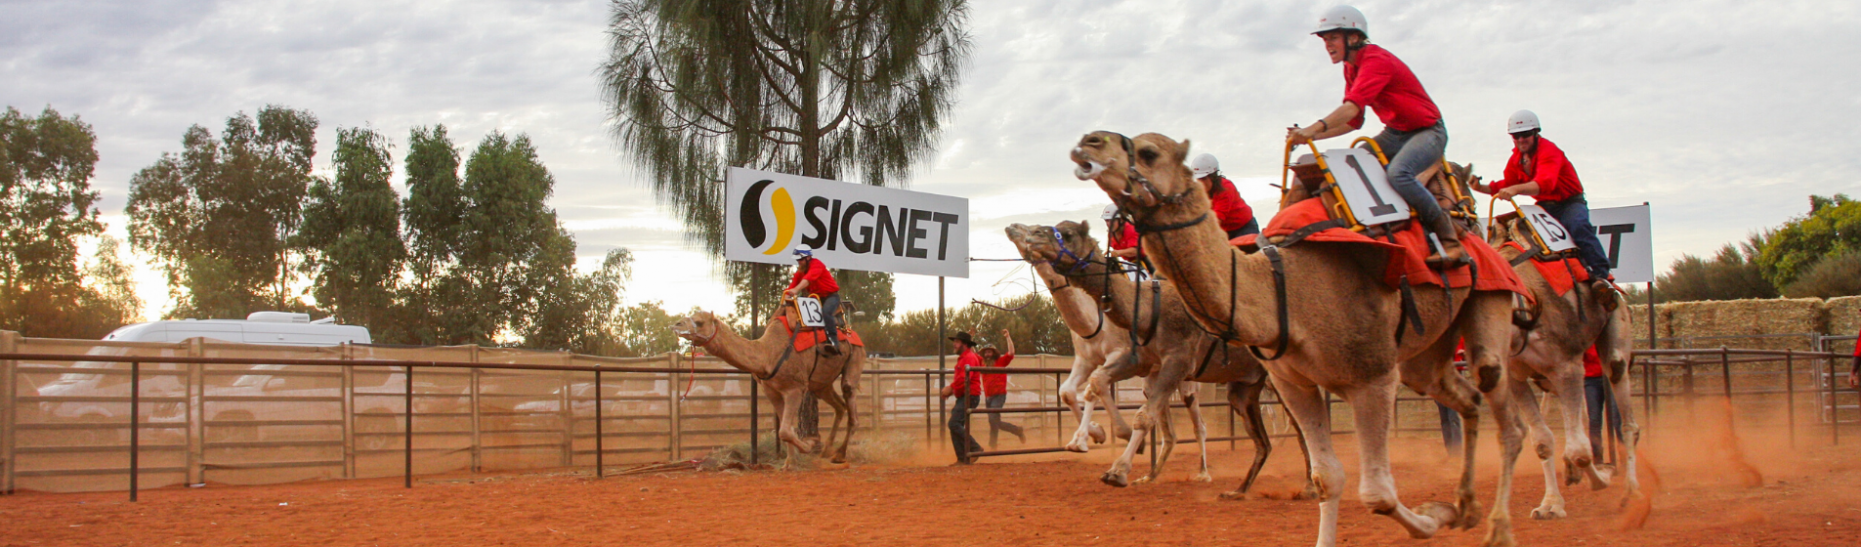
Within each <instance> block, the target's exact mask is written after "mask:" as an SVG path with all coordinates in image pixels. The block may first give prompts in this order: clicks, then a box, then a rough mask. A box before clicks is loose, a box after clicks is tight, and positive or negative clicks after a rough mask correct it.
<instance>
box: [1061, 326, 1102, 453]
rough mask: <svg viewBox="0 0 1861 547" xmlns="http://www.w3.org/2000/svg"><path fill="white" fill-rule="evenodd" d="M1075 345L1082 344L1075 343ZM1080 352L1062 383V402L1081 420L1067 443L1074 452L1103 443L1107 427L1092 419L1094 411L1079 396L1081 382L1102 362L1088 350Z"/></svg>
mask: <svg viewBox="0 0 1861 547" xmlns="http://www.w3.org/2000/svg"><path fill="white" fill-rule="evenodd" d="M1075 338H1077V336H1075ZM1073 347H1075V348H1078V347H1081V346H1080V345H1079V344H1074V346H1073ZM1079 353H1080V354H1079V355H1075V356H1073V371H1072V373H1070V374H1067V375H1066V380H1065V381H1064V382H1062V383H1061V384H1060V404H1062V405H1065V406H1066V407H1067V408H1070V409H1072V410H1073V419H1074V420H1077V421H1078V422H1079V430H1078V431H1077V432H1075V433H1074V434H1073V438H1072V440H1070V441H1067V443H1066V449H1067V450H1068V451H1072V452H1085V451H1086V450H1088V449H1089V448H1088V447H1089V445H1090V443H1103V442H1105V440H1106V436H1105V429H1104V428H1101V427H1099V424H1097V423H1095V422H1093V421H1092V413H1091V412H1090V411H1085V410H1084V409H1083V408H1082V406H1083V403H1082V402H1081V398H1080V396H1079V386H1080V384H1082V383H1084V382H1085V380H1086V378H1087V377H1089V376H1091V375H1092V371H1095V370H1098V366H1099V364H1102V363H1093V362H1092V359H1090V358H1089V357H1088V356H1087V355H1085V353H1086V352H1083V351H1082V352H1079ZM1088 441H1090V442H1088Z"/></svg>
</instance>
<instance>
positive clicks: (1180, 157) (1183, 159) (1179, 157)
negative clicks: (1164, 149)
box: [1176, 139, 1189, 165]
mask: <svg viewBox="0 0 1861 547" xmlns="http://www.w3.org/2000/svg"><path fill="white" fill-rule="evenodd" d="M1188 161H1189V139H1183V142H1182V146H1178V147H1176V163H1179V164H1183V165H1187V164H1188V163H1187V162H1188Z"/></svg>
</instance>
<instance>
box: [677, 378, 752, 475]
mask: <svg viewBox="0 0 1861 547" xmlns="http://www.w3.org/2000/svg"><path fill="white" fill-rule="evenodd" d="M680 414H682V412H680V409H679V404H678V361H677V360H675V359H673V358H672V354H670V353H668V354H667V355H666V415H667V416H668V417H669V422H670V423H668V424H667V426H666V430H667V431H668V434H667V435H666V436H667V437H668V439H667V442H668V443H670V444H671V446H668V447H666V449H667V450H666V452H667V454H669V457H667V458H666V459H667V460H670V461H678V460H679V459H680V458H681V457H683V455H684V452H685V447H684V442H683V440H682V439H680V438H679V437H680V435H679V425H680V424H679V422H680V421H681V420H680ZM755 449H756V448H755V447H750V450H755Z"/></svg>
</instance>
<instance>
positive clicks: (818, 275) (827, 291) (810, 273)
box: [788, 257, 840, 298]
mask: <svg viewBox="0 0 1861 547" xmlns="http://www.w3.org/2000/svg"><path fill="white" fill-rule="evenodd" d="M803 279H806V280H808V292H811V293H814V294H818V295H821V298H827V296H828V295H831V294H834V293H837V292H840V284H839V283H835V282H834V274H833V273H832V272H829V271H827V265H826V264H822V263H821V259H818V258H813V257H809V258H808V267H807V268H806V271H803V269H802V268H796V269H795V278H794V279H790V280H788V288H790V289H793V288H795V286H796V285H800V284H801V280H803ZM803 296H805V295H803Z"/></svg>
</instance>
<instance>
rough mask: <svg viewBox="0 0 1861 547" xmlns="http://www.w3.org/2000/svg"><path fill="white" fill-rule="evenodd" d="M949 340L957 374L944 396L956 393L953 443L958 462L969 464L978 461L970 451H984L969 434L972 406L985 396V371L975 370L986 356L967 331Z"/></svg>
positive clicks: (952, 417)
mask: <svg viewBox="0 0 1861 547" xmlns="http://www.w3.org/2000/svg"><path fill="white" fill-rule="evenodd" d="M949 340H950V350H951V351H955V352H956V374H954V375H952V376H951V377H950V383H949V384H947V385H945V386H943V396H944V397H950V396H952V395H954V396H956V406H955V408H952V409H951V410H950V424H949V425H950V446H952V447H955V448H956V463H959V464H965V465H967V464H971V463H975V461H976V459H975V458H973V457H971V456H970V455H969V453H971V452H981V451H982V444H981V443H977V442H976V438H975V437H971V436H970V435H969V409H972V408H976V405H977V404H978V403H979V402H981V399H982V378H981V376H982V375H981V374H977V373H976V372H974V368H975V367H980V366H982V356H980V355H976V340H975V339H974V338H972V337H970V336H969V333H967V332H958V333H956V336H951V337H950V338H949Z"/></svg>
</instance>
